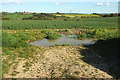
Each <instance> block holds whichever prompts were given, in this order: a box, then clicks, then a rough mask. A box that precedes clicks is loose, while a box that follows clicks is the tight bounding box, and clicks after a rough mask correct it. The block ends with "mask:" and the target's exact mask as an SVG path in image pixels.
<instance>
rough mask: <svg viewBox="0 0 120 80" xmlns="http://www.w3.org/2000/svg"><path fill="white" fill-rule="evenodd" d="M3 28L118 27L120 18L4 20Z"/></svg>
mask: <svg viewBox="0 0 120 80" xmlns="http://www.w3.org/2000/svg"><path fill="white" fill-rule="evenodd" d="M2 28H3V29H10V30H15V29H66V28H69V29H72V28H77V29H78V28H82V29H100V28H104V29H118V18H117V17H108V18H81V19H80V21H76V20H70V21H64V20H63V19H60V20H4V21H3V23H2Z"/></svg>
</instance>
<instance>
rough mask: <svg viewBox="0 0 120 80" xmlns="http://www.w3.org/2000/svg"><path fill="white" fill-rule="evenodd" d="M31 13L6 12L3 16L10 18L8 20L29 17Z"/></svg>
mask: <svg viewBox="0 0 120 80" xmlns="http://www.w3.org/2000/svg"><path fill="white" fill-rule="evenodd" d="M32 15H33V14H22V15H21V14H15V13H14V14H13V13H12V14H10V13H9V14H7V15H5V16H4V17H8V18H10V20H16V19H18V20H22V19H23V18H24V17H31V16H32Z"/></svg>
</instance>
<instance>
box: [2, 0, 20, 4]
mask: <svg viewBox="0 0 120 80" xmlns="http://www.w3.org/2000/svg"><path fill="white" fill-rule="evenodd" d="M20 3H21V0H7V1H6V2H3V1H1V2H0V4H1V5H9V4H12V5H16V4H20Z"/></svg>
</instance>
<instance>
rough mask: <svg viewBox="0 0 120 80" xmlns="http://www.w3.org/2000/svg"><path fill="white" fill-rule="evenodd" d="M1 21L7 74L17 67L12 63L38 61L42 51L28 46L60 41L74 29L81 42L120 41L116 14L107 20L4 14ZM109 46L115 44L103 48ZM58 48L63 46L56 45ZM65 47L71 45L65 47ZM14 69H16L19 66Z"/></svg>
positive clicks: (59, 14)
mask: <svg viewBox="0 0 120 80" xmlns="http://www.w3.org/2000/svg"><path fill="white" fill-rule="evenodd" d="M103 17H104V18H103ZM1 19H2V20H3V23H2V28H3V31H2V36H3V37H2V47H3V54H2V55H3V56H7V57H6V59H4V60H3V65H2V66H3V74H5V73H7V72H8V70H9V67H11V65H13V63H10V62H11V61H14V60H16V59H17V58H22V59H30V58H33V57H34V54H35V53H36V52H37V51H36V50H37V49H38V47H36V46H31V45H29V44H28V43H29V42H31V41H35V40H41V39H43V38H47V39H57V38H59V37H61V35H60V34H58V33H73V32H74V31H72V30H73V29H76V30H78V29H81V31H76V32H78V33H77V37H78V38H79V39H81V38H92V39H97V40H101V39H102V40H110V41H112V39H118V40H119V39H120V36H119V27H118V17H116V16H115V15H113V16H112V14H111V15H110V16H107V17H105V15H104V16H101V15H99V14H89V15H85V14H61V13H57V14H45V13H41V14H36V13H31V14H29V13H25V12H24V13H21V12H19V13H18V12H16V13H5V12H4V13H3V17H2V18H1ZM53 29H54V30H53ZM98 43H99V42H97V44H98ZM103 43H104V42H103ZM97 44H95V45H97ZM100 44H101V42H100ZM107 44H111V43H107V42H105V43H104V44H103V45H102V44H101V45H102V46H104V45H107ZM55 46H60V45H58V44H56V45H55ZM62 46H68V45H67V44H64V45H62ZM97 46H99V44H98V45H97ZM112 47H113V46H112ZM100 48H101V47H100ZM102 49H103V48H102ZM110 49H111V48H110ZM113 51H114V50H113ZM39 52H40V51H39ZM102 55H103V54H102ZM106 55H109V54H106ZM16 65H17V63H16ZM25 66H26V67H27V68H28V67H29V66H31V65H30V64H29V62H26V63H25V65H24V67H25ZM14 69H16V66H15V67H14ZM16 73H18V72H15V74H16ZM15 74H13V75H15ZM75 74H79V72H75Z"/></svg>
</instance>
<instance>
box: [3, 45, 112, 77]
mask: <svg viewBox="0 0 120 80" xmlns="http://www.w3.org/2000/svg"><path fill="white" fill-rule="evenodd" d="M85 49H86V52H85V53H82V52H81V50H85ZM83 54H84V56H83ZM84 57H87V60H84ZM25 62H26V61H25V60H20V61H19V63H18V66H17V69H16V70H14V69H10V71H9V73H8V74H5V75H4V77H5V78H112V76H111V75H109V74H107V73H106V72H105V71H108V70H107V67H108V66H107V65H106V64H105V63H104V62H103V61H102V58H101V57H100V56H99V55H98V54H97V53H95V52H94V51H87V48H85V47H83V46H59V47H47V48H46V51H45V52H44V53H39V54H37V56H36V57H35V58H34V59H33V61H32V62H33V63H31V64H32V65H31V66H30V67H29V69H28V70H27V71H25V69H26V68H25V67H23V66H24V65H25ZM87 62H89V64H88V63H87ZM91 64H93V65H95V66H98V67H99V68H96V67H94V66H93V65H91ZM103 70H104V71H103ZM14 71H17V72H18V73H17V74H16V75H11V74H12V73H13V72H14Z"/></svg>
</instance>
